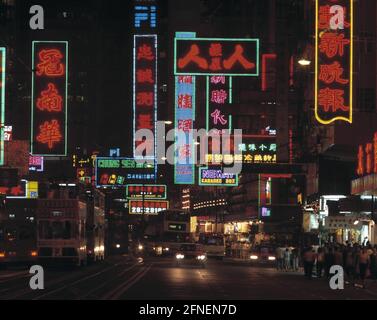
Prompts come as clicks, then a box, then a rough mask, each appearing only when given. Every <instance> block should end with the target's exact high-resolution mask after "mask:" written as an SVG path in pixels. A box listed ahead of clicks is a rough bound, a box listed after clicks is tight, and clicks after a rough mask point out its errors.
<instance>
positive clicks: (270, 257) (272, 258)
mask: <svg viewBox="0 0 377 320" xmlns="http://www.w3.org/2000/svg"><path fill="white" fill-rule="evenodd" d="M268 260H269V261H275V260H276V258H275V257H273V256H269V257H268Z"/></svg>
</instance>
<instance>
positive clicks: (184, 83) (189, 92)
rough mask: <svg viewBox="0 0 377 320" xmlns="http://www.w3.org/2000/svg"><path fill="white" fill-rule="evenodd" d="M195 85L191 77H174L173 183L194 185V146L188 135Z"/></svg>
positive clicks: (193, 107) (190, 128)
mask: <svg viewBox="0 0 377 320" xmlns="http://www.w3.org/2000/svg"><path fill="white" fill-rule="evenodd" d="M195 84H196V79H195V77H192V76H176V77H175V130H176V139H177V138H178V137H180V139H178V140H179V143H178V141H177V140H176V151H175V163H174V183H175V184H194V183H195V166H194V151H195V150H194V144H193V137H192V134H191V133H190V131H191V130H193V129H194V121H195V99H196V95H195Z"/></svg>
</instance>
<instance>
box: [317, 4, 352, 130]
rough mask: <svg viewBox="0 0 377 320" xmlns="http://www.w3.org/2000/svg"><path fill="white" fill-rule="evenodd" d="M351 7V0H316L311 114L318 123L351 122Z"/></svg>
mask: <svg viewBox="0 0 377 320" xmlns="http://www.w3.org/2000/svg"><path fill="white" fill-rule="evenodd" d="M352 6H353V4H352V0H316V8H317V14H316V86H315V91H316V92H315V116H316V119H317V120H318V121H319V122H320V123H322V124H330V123H332V122H334V121H337V120H342V121H347V122H349V123H352V67H353V62H352V60H353V39H352V37H353V26H352V13H353V9H352ZM348 21H351V22H350V23H349V22H348Z"/></svg>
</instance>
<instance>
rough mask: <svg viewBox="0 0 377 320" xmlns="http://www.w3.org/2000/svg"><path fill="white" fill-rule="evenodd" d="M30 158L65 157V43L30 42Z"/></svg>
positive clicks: (66, 47)
mask: <svg viewBox="0 0 377 320" xmlns="http://www.w3.org/2000/svg"><path fill="white" fill-rule="evenodd" d="M32 61H33V66H34V70H35V72H34V73H33V77H32V99H31V121H32V124H31V154H32V155H44V156H56V155H59V156H65V155H66V154H67V90H68V85H67V82H68V42H67V41H51V42H49V41H33V56H32Z"/></svg>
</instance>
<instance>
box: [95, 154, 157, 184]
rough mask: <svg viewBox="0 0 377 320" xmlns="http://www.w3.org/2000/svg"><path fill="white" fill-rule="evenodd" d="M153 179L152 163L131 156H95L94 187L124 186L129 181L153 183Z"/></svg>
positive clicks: (154, 175)
mask: <svg viewBox="0 0 377 320" xmlns="http://www.w3.org/2000/svg"><path fill="white" fill-rule="evenodd" d="M155 179H156V172H155V165H154V164H153V163H152V164H151V163H143V162H139V161H136V160H135V159H132V158H114V157H111V158H110V157H108V158H104V157H97V158H96V166H95V182H96V187H125V186H126V185H128V184H130V183H143V182H145V181H149V182H152V183H153V182H154V181H155Z"/></svg>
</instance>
